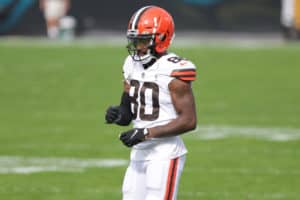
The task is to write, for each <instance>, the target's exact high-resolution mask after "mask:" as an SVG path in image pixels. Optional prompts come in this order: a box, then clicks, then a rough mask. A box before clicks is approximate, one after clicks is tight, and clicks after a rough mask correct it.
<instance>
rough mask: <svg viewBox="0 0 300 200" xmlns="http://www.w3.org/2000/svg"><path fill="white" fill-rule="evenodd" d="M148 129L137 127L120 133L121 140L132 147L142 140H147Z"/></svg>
mask: <svg viewBox="0 0 300 200" xmlns="http://www.w3.org/2000/svg"><path fill="white" fill-rule="evenodd" d="M147 134H148V129H146V128H135V129H131V130H129V131H127V132H123V133H121V135H120V140H121V141H122V142H123V144H124V145H125V146H127V147H132V146H133V145H136V144H138V143H140V142H143V141H145V138H146V135H147Z"/></svg>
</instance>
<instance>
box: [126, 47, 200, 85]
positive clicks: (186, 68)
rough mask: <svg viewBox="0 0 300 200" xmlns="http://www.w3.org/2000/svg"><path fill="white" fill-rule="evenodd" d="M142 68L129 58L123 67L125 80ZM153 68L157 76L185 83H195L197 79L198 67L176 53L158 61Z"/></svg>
mask: <svg viewBox="0 0 300 200" xmlns="http://www.w3.org/2000/svg"><path fill="white" fill-rule="evenodd" d="M141 67H142V65H141V64H140V63H139V62H136V61H134V60H133V59H132V58H131V56H128V57H127V58H126V59H125V62H124V65H123V75H124V78H125V80H129V79H130V78H131V77H132V74H133V73H134V71H135V70H137V69H140V68H141ZM153 67H154V68H155V70H156V74H160V75H164V76H169V77H172V78H177V79H180V80H184V81H194V80H195V79H196V66H195V65H194V64H193V63H192V62H191V61H189V60H187V59H185V58H181V57H179V56H177V55H176V54H174V53H169V54H167V55H165V56H162V57H161V58H159V59H158V60H157V62H156V63H155V64H154V65H153ZM146 73H147V72H146Z"/></svg>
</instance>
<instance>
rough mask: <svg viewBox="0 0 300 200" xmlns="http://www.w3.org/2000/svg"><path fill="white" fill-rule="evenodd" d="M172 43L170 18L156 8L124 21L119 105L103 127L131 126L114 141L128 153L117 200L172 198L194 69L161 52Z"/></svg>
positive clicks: (191, 123) (192, 118) (191, 116)
mask: <svg viewBox="0 0 300 200" xmlns="http://www.w3.org/2000/svg"><path fill="white" fill-rule="evenodd" d="M173 37H174V22H173V18H172V16H171V15H170V14H169V13H168V12H167V11H166V10H164V9H162V8H160V7H157V6H146V7H143V8H141V9H139V10H138V11H137V12H136V13H135V14H134V15H133V16H132V17H131V19H130V21H129V25H128V30H127V39H128V45H127V48H128V52H129V54H130V55H129V56H128V57H127V58H126V60H125V63H124V65H123V75H124V92H123V95H122V100H121V104H120V106H113V107H109V108H108V110H107V112H106V121H107V123H115V124H118V125H123V126H124V125H125V126H126V125H129V124H130V122H131V121H133V127H134V128H133V129H130V130H128V131H126V132H123V133H121V135H120V140H121V141H122V142H123V144H124V145H125V146H127V147H132V149H131V155H130V164H129V166H128V168H127V171H126V174H125V177H124V182H123V200H162V199H168V200H173V199H176V196H177V190H178V185H179V179H180V176H181V172H182V170H183V167H184V163H185V155H186V153H187V149H186V147H185V145H184V143H183V141H182V139H181V138H180V137H179V135H180V134H183V133H186V132H188V131H190V130H193V129H194V128H195V127H196V121H197V119H196V110H195V101H194V96H193V92H192V85H191V82H192V81H194V80H195V79H196V67H195V65H194V64H193V63H192V62H190V61H188V60H186V59H183V58H180V57H178V56H177V55H175V54H174V53H168V52H167V49H168V47H169V45H170V43H171V41H172V39H173Z"/></svg>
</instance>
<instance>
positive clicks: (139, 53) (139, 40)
mask: <svg viewBox="0 0 300 200" xmlns="http://www.w3.org/2000/svg"><path fill="white" fill-rule="evenodd" d="M127 40H128V44H127V46H126V47H127V49H128V53H129V55H131V57H132V59H133V60H135V61H140V62H142V64H147V63H149V62H150V61H151V60H152V59H153V58H156V57H155V50H154V47H155V42H154V35H151V34H144V35H137V34H132V33H128V34H127Z"/></svg>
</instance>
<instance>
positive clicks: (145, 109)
mask: <svg viewBox="0 0 300 200" xmlns="http://www.w3.org/2000/svg"><path fill="white" fill-rule="evenodd" d="M123 75H124V79H125V80H126V81H127V83H128V84H129V85H130V90H129V96H130V98H131V111H132V113H133V126H134V128H151V127H155V126H159V125H164V124H167V123H169V122H170V121H171V120H173V119H175V118H176V117H177V113H176V110H175V108H174V106H173V103H172V100H171V96H170V91H169V83H170V82H171V81H172V80H173V79H175V78H178V79H181V80H188V81H192V80H195V76H196V67H195V65H194V64H193V63H192V62H190V61H188V60H186V59H182V58H180V57H178V56H177V55H175V54H173V53H169V54H166V55H164V56H162V57H160V58H159V59H158V60H157V61H156V62H155V63H154V64H153V65H152V66H150V67H148V68H147V69H144V67H143V65H142V64H141V63H140V62H136V61H134V60H133V59H132V58H131V56H128V57H127V59H126V60H125V63H124V66H123ZM186 153H187V150H186V148H185V145H184V144H183V141H182V139H181V138H180V137H179V136H173V137H164V138H152V139H150V140H147V141H144V142H141V143H139V144H137V145H135V146H133V148H132V151H131V159H132V160H153V159H172V158H175V157H178V156H181V155H183V154H186Z"/></svg>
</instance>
